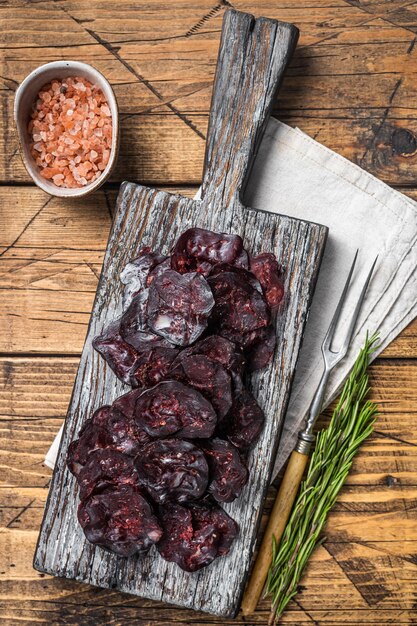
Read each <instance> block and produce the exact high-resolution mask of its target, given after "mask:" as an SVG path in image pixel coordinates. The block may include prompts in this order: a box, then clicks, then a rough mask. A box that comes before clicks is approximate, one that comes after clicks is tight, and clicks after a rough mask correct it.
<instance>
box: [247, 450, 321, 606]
mask: <svg viewBox="0 0 417 626" xmlns="http://www.w3.org/2000/svg"><path fill="white" fill-rule="evenodd" d="M308 458H309V457H308V455H306V454H300V453H299V452H293V453H292V454H291V456H290V460H289V461H288V465H287V469H286V471H285V474H284V478H283V479H282V482H281V486H280V488H279V491H278V494H277V497H276V498H275V503H274V506H273V509H272V512H271V515H270V518H269V522H268V525H267V527H266V531H265V534H264V536H263V539H262V543H261V547H260V549H259V552H258V556H257V558H256V561H255V565H254V567H253V570H252V574H251V577H250V579H249V583H248V585H247V587H246V591H245V593H244V596H243V600H242V612H243V615H250V614H251V613H253V612H254V611H255V609H256V605H257V604H258V601H259V598H260V597H261V593H262V590H263V588H264V585H265V581H266V577H267V575H268V570H269V566H270V564H271V560H272V536H273V535H274V536H275V539H276V541H277V543H279V541H280V539H281V537H282V534H283V532H284V529H285V526H286V524H287V521H288V518H289V516H290V513H291V509H292V506H293V504H294V500H295V498H296V496H297V493H298V488H299V486H300V483H301V481H302V478H303V474H304V470H305V468H306V465H307V461H308Z"/></svg>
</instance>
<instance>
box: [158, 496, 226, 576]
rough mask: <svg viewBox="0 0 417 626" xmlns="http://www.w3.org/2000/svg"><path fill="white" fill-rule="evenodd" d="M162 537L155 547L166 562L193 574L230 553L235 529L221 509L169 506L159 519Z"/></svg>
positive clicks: (200, 506) (162, 511) (201, 506)
mask: <svg viewBox="0 0 417 626" xmlns="http://www.w3.org/2000/svg"><path fill="white" fill-rule="evenodd" d="M160 519H161V523H162V527H163V531H164V533H163V536H162V539H161V540H160V542H159V543H158V544H157V550H158V552H159V554H160V555H161V556H162V558H164V559H165V560H166V561H170V562H173V563H177V565H179V567H181V569H183V570H185V571H186V572H195V571H197V570H199V569H201V568H202V567H206V566H207V565H210V563H212V561H213V560H214V559H215V558H216V557H218V556H222V555H225V554H227V553H228V552H229V550H230V546H231V545H232V543H233V540H234V538H235V537H236V535H237V533H238V526H237V524H236V522H235V521H234V520H232V518H231V517H229V516H228V515H227V513H226V512H225V511H223V509H221V508H220V507H208V506H206V505H201V504H199V505H197V504H196V505H186V506H181V505H179V504H171V505H167V506H164V507H162V509H161V515H160Z"/></svg>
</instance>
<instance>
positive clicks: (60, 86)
mask: <svg viewBox="0 0 417 626" xmlns="http://www.w3.org/2000/svg"><path fill="white" fill-rule="evenodd" d="M28 131H29V135H30V136H31V139H32V141H31V143H30V150H31V154H32V157H33V159H34V160H35V163H36V164H37V165H38V166H39V169H40V173H41V176H43V177H44V178H47V179H48V180H51V181H52V182H53V183H54V184H55V185H57V186H58V187H70V188H76V187H83V186H84V185H87V184H89V183H92V182H93V181H94V180H96V179H97V178H98V177H99V176H101V175H102V173H103V170H105V169H106V167H107V164H108V162H109V159H110V152H111V142H112V119H111V111H110V108H109V106H108V103H107V100H106V99H105V97H104V94H103V92H102V91H101V89H100V88H99V87H98V86H97V85H93V84H92V83H90V82H89V81H88V80H86V79H85V78H82V77H80V76H75V77H73V78H72V77H68V78H65V79H63V80H58V79H56V80H53V81H51V82H50V83H48V84H47V85H45V86H44V87H42V89H41V90H40V92H39V94H38V97H37V99H36V101H35V103H34V105H33V112H32V116H31V119H30V121H29V124H28Z"/></svg>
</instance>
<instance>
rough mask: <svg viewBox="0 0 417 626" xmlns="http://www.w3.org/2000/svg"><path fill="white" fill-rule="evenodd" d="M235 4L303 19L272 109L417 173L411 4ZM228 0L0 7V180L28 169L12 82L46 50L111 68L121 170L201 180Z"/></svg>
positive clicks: (355, 154) (330, 140)
mask: <svg viewBox="0 0 417 626" xmlns="http://www.w3.org/2000/svg"><path fill="white" fill-rule="evenodd" d="M234 4H235V6H236V8H243V9H244V10H248V11H254V12H256V13H258V14H259V13H260V12H262V13H263V14H264V15H268V16H270V17H278V18H280V19H282V20H286V21H290V22H294V23H295V24H297V26H299V28H300V29H301V42H300V47H299V50H298V52H297V54H296V56H295V58H294V61H293V63H292V66H291V67H290V74H289V76H288V78H287V80H286V81H285V85H284V89H283V91H282V93H281V95H280V98H279V100H278V102H277V105H276V108H275V112H276V114H278V115H279V116H280V117H281V118H282V119H283V120H284V121H288V122H289V123H291V124H293V125H298V126H300V128H302V129H303V130H305V131H306V132H308V133H309V134H311V135H312V136H317V138H318V139H319V140H320V141H322V142H323V143H324V144H325V145H328V146H329V147H330V148H332V149H335V150H336V151H338V152H340V153H341V154H343V155H344V156H347V157H348V158H351V159H352V160H354V161H355V162H357V163H359V164H361V165H362V166H363V167H365V168H366V169H369V171H371V172H372V173H374V174H376V175H377V176H379V177H381V178H383V179H384V180H387V181H388V182H390V183H392V184H401V183H407V182H410V183H412V182H414V180H415V175H416V163H417V156H416V155H415V154H414V152H415V145H416V137H417V128H416V126H415V122H414V117H415V116H414V102H415V98H416V88H415V81H414V78H413V77H414V73H415V66H416V58H417V57H416V51H415V49H414V44H413V41H414V36H415V35H414V32H413V29H414V30H415V29H416V28H417V13H416V12H415V11H410V9H409V8H407V12H406V15H407V19H408V21H407V20H406V19H405V17H404V15H405V14H404V15H403V17H402V19H400V14H399V13H398V11H397V12H393V11H392V9H391V7H389V8H388V5H385V4H384V3H380V4H378V11H376V12H374V11H372V15H370V14H369V12H368V5H369V3H367V5H366V6H364V7H362V5H361V6H349V5H347V4H346V2H343V0H338V1H337V2H321V1H319V0H315V2H314V4H313V5H311V3H309V4H308V6H306V7H303V6H300V3H299V2H297V1H296V0H288V1H287V2H286V3H285V6H282V5H281V4H278V5H277V3H275V2H272V1H270V0H263V1H262V4H261V6H260V5H259V3H256V2H253V1H251V2H245V1H244V0H236V2H235V3H234ZM224 7H225V5H222V3H218V4H216V3H210V2H207V0H204V2H202V3H198V6H195V7H189V6H188V3H186V4H184V3H183V2H181V1H180V0H173V2H171V3H170V4H169V6H167V5H166V4H165V3H160V2H152V3H150V4H149V3H148V2H144V1H143V0H142V1H141V2H138V3H135V5H132V4H131V3H129V2H127V0H123V1H122V2H120V3H118V8H119V11H118V15H117V16H115V15H114V11H112V8H111V7H110V6H109V7H106V6H103V5H102V3H101V4H99V3H98V0H93V1H92V2H89V3H88V6H86V5H85V3H83V2H80V1H78V2H77V1H75V2H74V1H68V0H66V1H65V2H60V3H58V4H56V3H55V4H53V3H34V4H32V6H31V11H30V12H29V13H28V11H27V9H26V7H25V5H23V4H22V5H20V4H19V3H14V4H13V6H10V7H9V6H7V5H4V6H2V13H3V14H4V22H5V24H6V25H7V27H6V28H7V32H6V34H5V40H6V42H7V54H6V49H3V50H0V58H1V57H2V61H3V71H2V76H3V78H2V79H0V84H1V86H2V87H3V88H2V89H0V97H2V98H3V106H2V108H3V111H4V114H3V117H2V119H0V154H1V159H0V180H1V181H5V182H9V181H11V180H14V181H28V180H29V179H28V176H27V174H26V172H25V170H24V168H23V165H22V163H21V160H20V156H19V154H18V144H17V136H16V133H15V132H14V129H13V124H12V123H11V118H12V108H13V106H12V105H13V97H14V90H15V88H16V85H17V83H18V82H19V81H20V80H22V79H23V78H24V76H25V75H26V74H27V72H28V71H29V70H31V69H34V68H35V67H36V66H37V65H38V64H39V63H40V62H41V61H49V60H53V59H56V58H57V57H59V58H73V57H74V55H78V56H79V57H80V58H83V59H84V60H86V61H88V62H91V63H92V64H93V65H95V66H96V67H97V68H98V69H99V70H101V71H103V72H104V73H105V74H106V76H107V77H108V78H109V80H110V82H112V84H113V85H114V87H115V90H116V95H117V97H118V100H119V103H120V108H121V127H122V137H123V140H122V146H121V154H120V159H119V166H118V168H117V171H116V172H115V178H114V180H123V179H126V178H127V179H130V180H140V181H142V182H147V183H152V184H161V183H165V184H166V183H177V184H178V183H199V182H200V180H201V172H202V162H203V155H204V136H205V134H206V129H207V121H208V111H209V105H210V94H211V86H212V81H213V77H214V70H215V63H216V54H217V47H218V41H219V35H220V27H221V19H222V16H223V12H224ZM394 13H395V16H394ZM110 15H111V16H112V17H111V18H110V17H109V16H110ZM167 15H169V16H170V18H171V19H169V18H167ZM173 16H174V17H173ZM109 24H111V26H109ZM45 40H46V41H47V42H48V43H47V44H46V45H45ZM381 50H383V54H381ZM406 131H409V132H408V133H407V132H406ZM156 146H157V149H156ZM413 146H414V149H413Z"/></svg>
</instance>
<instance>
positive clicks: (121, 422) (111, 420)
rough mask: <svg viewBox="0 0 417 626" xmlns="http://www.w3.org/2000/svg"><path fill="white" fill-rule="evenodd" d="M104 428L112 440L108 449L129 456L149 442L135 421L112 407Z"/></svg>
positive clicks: (148, 438) (146, 435) (147, 436)
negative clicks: (110, 448)
mask: <svg viewBox="0 0 417 626" xmlns="http://www.w3.org/2000/svg"><path fill="white" fill-rule="evenodd" d="M130 393H131V392H130ZM93 421H94V417H93ZM104 428H106V429H107V432H108V433H109V435H110V436H111V438H112V445H111V446H110V447H112V448H114V449H116V450H119V452H124V453H125V454H129V455H130V456H136V455H137V454H138V453H139V452H140V450H141V448H142V446H144V445H145V443H149V441H151V437H149V435H148V434H147V433H146V432H145V431H144V430H143V428H141V426H140V424H139V422H138V420H137V419H134V418H133V419H132V417H128V416H126V415H125V414H124V413H123V412H122V411H121V410H120V409H118V408H117V407H115V406H114V405H113V406H112V408H111V410H110V412H109V415H108V417H107V421H106V423H105V425H104Z"/></svg>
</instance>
